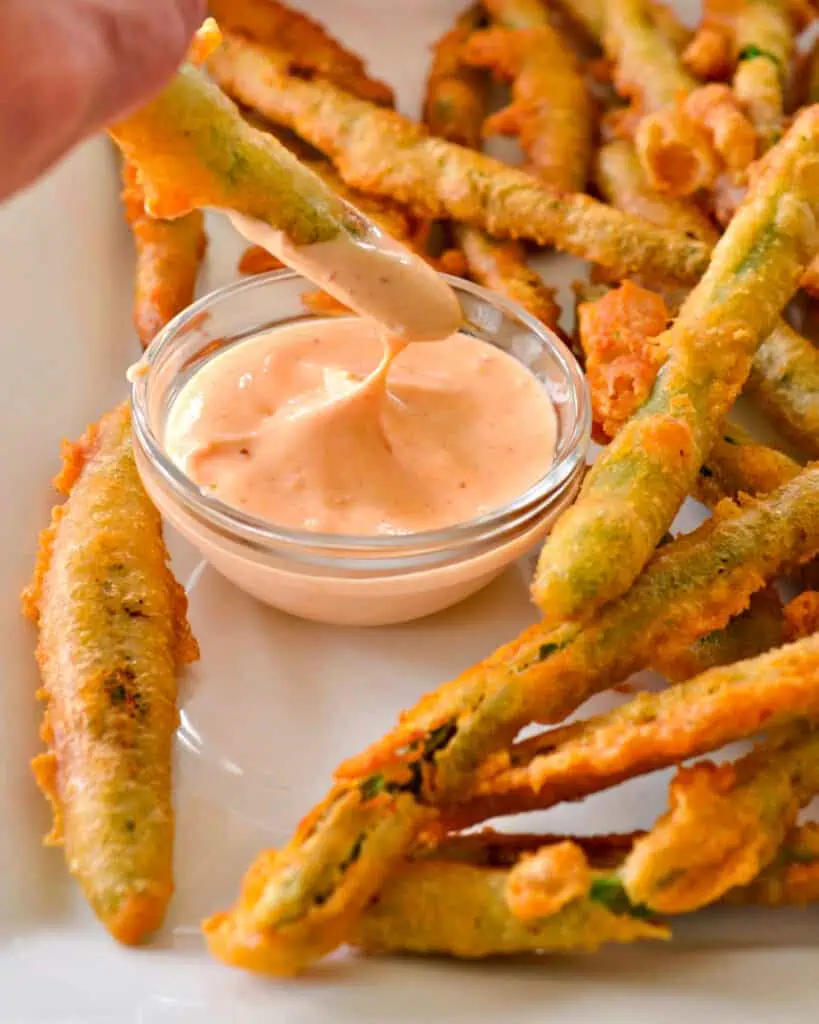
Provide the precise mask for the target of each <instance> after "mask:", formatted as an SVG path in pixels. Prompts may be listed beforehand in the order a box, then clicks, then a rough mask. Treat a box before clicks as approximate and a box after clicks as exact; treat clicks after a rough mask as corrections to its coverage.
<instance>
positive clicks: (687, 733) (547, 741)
mask: <svg viewBox="0 0 819 1024" xmlns="http://www.w3.org/2000/svg"><path fill="white" fill-rule="evenodd" d="M771 600H772V599H771ZM773 607H777V606H776V605H773ZM775 622H776V624H777V625H776V629H775V630H774V631H772V635H770V636H769V640H770V641H771V643H772V644H777V643H781V642H782V619H781V608H779V609H778V614H777V615H776V619H775ZM744 639H745V641H746V642H748V639H749V638H747V637H745V638H744ZM750 641H751V643H755V642H756V639H755V638H750ZM769 646H770V644H769ZM751 649H752V648H751ZM746 653H747V652H746ZM706 660H707V659H706ZM692 662H694V659H692ZM677 664H678V665H679V667H680V668H681V669H682V668H684V667H686V668H694V669H696V664H695V663H690V664H689V665H688V666H683V665H682V663H680V662H678V663H677ZM811 665H812V661H811V660H810V659H809V658H808V657H807V656H802V655H799V656H798V657H797V655H796V654H793V653H791V655H789V656H788V657H783V655H782V651H781V650H767V651H766V652H765V653H762V654H758V655H757V656H755V657H753V658H750V659H748V658H746V659H745V660H744V661H740V662H737V663H734V664H729V665H724V664H718V665H717V667H715V668H710V669H708V670H707V671H706V672H704V673H702V674H700V675H698V676H695V677H694V678H692V679H689V680H688V681H687V682H682V683H679V684H678V685H677V686H673V687H671V688H669V689H668V690H664V691H662V692H660V693H639V694H638V695H637V696H636V697H634V698H632V699H631V700H630V701H628V702H627V703H626V704H623V705H621V706H620V707H618V708H615V709H614V710H613V711H610V712H607V713H606V714H603V715H598V716H596V717H595V718H591V719H587V720H585V721H582V722H578V723H573V724H571V725H568V726H564V727H562V728H558V729H552V730H549V731H547V732H545V733H543V734H542V735H539V736H535V737H533V738H532V739H530V740H524V741H522V742H520V743H518V744H516V745H515V746H513V747H512V748H511V750H510V751H509V752H508V753H503V754H499V755H497V756H496V757H495V758H494V759H492V760H491V761H489V762H487V763H486V765H485V766H484V768H483V770H482V771H481V772H480V773H478V775H477V777H476V781H475V784H474V788H473V791H472V794H471V795H470V796H469V797H465V798H463V799H462V800H461V801H460V803H458V804H457V805H453V806H452V807H451V808H449V809H447V810H444V812H443V814H444V817H445V818H446V819H447V820H448V822H449V823H450V825H452V824H457V825H458V826H460V827H462V826H464V825H466V824H471V823H474V822H476V821H482V820H485V819H486V818H488V817H492V816H495V815H498V814H518V813H520V812H521V811H525V810H533V809H542V808H546V807H551V806H553V805H554V804H556V803H560V802H562V801H565V800H579V799H581V798H582V797H585V796H588V795H589V794H591V793H597V792H599V791H600V790H603V789H608V788H610V787H611V786H615V785H617V784H618V783H620V782H623V781H624V780H626V779H630V778H634V777H635V776H638V775H644V774H646V773H647V772H651V771H655V770H657V769H659V768H666V767H668V766H670V765H674V764H677V763H679V762H680V761H684V760H686V759H687V758H689V757H695V756H697V755H701V754H705V753H708V752H710V751H712V750H717V749H718V748H719V747H721V746H724V745H725V744H726V743H732V742H735V741H736V740H741V739H745V738H747V737H749V736H753V735H755V734H756V733H758V732H760V731H762V730H763V729H766V730H767V729H770V728H773V727H776V726H782V725H786V724H791V723H793V722H798V721H800V720H801V719H802V718H804V717H805V716H806V715H817V714H819V682H817V679H816V677H815V675H812V674H811V673H810V672H809V671H807V669H809V668H810V666H811ZM658 667H660V668H663V667H664V665H663V663H662V660H660V661H659V663H658Z"/></svg>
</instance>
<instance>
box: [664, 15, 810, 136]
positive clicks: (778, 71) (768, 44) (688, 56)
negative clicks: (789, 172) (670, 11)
mask: <svg viewBox="0 0 819 1024" xmlns="http://www.w3.org/2000/svg"><path fill="white" fill-rule="evenodd" d="M812 16H813V14H812V13H811V17H812ZM802 24H803V19H802V18H801V17H800V15H799V13H798V12H797V11H794V10H793V9H792V8H791V5H789V4H788V3H787V2H786V0H706V3H705V9H704V12H703V20H702V24H701V26H700V28H699V29H698V32H697V35H696V36H695V38H694V40H692V42H691V44H690V46H689V47H688V49H687V50H686V53H685V55H684V60H685V62H686V64H687V66H688V67H689V68H691V70H692V71H694V73H695V74H697V73H701V74H702V75H703V77H708V78H712V77H717V76H719V75H726V76H727V74H728V73H730V71H731V70H732V69H733V72H734V76H733V91H734V93H735V95H736V97H737V99H738V100H739V101H740V103H742V105H743V108H744V109H745V110H746V111H747V112H748V114H749V116H750V120H751V122H752V124H753V126H754V128H755V130H756V132H757V135H758V137H759V139H760V142H761V148H762V150H763V151H764V150H766V149H769V148H770V147H771V146H772V145H773V144H774V143H775V142H776V141H777V140H778V139H779V137H780V135H781V134H782V131H783V130H784V127H785V104H784V87H785V84H786V81H787V77H788V74H789V68H790V62H791V59H792V57H793V52H794V37H795V32H796V31H797V30H798V29H799V28H801V27H802Z"/></svg>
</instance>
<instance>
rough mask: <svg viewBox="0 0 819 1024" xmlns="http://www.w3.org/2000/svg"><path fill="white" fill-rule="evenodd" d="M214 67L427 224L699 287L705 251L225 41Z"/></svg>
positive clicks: (231, 85)
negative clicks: (462, 225)
mask: <svg viewBox="0 0 819 1024" xmlns="http://www.w3.org/2000/svg"><path fill="white" fill-rule="evenodd" d="M209 67H210V70H211V72H212V73H213V74H214V76H215V77H216V79H217V80H218V82H219V83H220V85H221V86H222V87H223V88H224V89H225V90H226V91H227V92H228V93H230V94H231V95H232V96H234V97H236V98H237V99H239V100H240V101H241V102H242V103H244V104H245V105H247V106H250V107H253V108H255V109H258V110H259V111H260V112H261V113H262V114H263V115H264V116H265V117H268V118H270V119H271V120H273V121H276V122H280V123H282V124H285V125H286V126H288V127H290V128H293V129H294V130H296V131H297V132H298V133H299V134H300V135H302V136H303V137H304V138H306V139H307V140H308V141H309V142H311V143H312V144H313V145H315V146H316V147H317V148H318V149H320V150H322V151H323V152H324V153H326V154H327V155H328V156H329V157H330V159H331V160H332V161H333V162H334V163H335V164H336V165H337V167H338V170H339V172H340V173H341V176H342V177H343V178H344V179H345V181H347V183H348V184H349V185H351V186H353V187H357V188H361V189H363V190H364V191H368V192H374V193H376V194H378V195H387V196H392V197H393V198H395V199H397V200H399V201H400V202H403V203H406V204H407V205H408V206H409V207H410V208H411V209H412V210H413V212H414V213H416V214H417V215H419V216H422V217H433V218H447V219H452V220H460V221H464V222H466V223H470V224H475V225H477V226H479V227H483V228H485V229H486V230H487V231H489V233H490V234H492V235H494V236H497V237H499V238H528V239H531V240H532V241H535V242H538V243H540V244H542V245H554V246H556V247H557V248H559V249H562V250H564V251H566V252H571V253H573V254H575V255H577V256H581V257H583V258H586V259H589V260H591V261H592V262H595V263H599V264H601V265H602V266H605V267H607V268H608V269H609V270H611V271H612V272H613V273H616V274H621V275H623V276H628V275H630V274H635V273H641V274H643V275H645V276H648V277H649V278H652V279H658V280H666V279H668V280H677V281H682V282H686V281H694V280H696V279H697V278H698V277H699V276H700V275H701V274H702V273H703V271H704V270H705V267H706V265H707V259H708V257H707V251H706V248H707V247H706V246H704V245H703V244H702V243H701V242H699V241H697V240H696V239H688V238H685V237H684V236H682V235H680V234H678V233H676V232H672V231H662V230H659V229H657V228H655V227H653V226H649V225H647V224H646V223H645V221H642V220H640V219H638V218H634V217H628V216H626V215H625V214H621V213H620V212H619V211H615V210H613V209H612V208H611V207H609V206H606V205H605V204H603V203H599V202H597V201H596V200H594V199H592V198H591V197H589V196H586V195H579V194H568V195H560V194H558V193H557V192H556V191H555V190H553V189H551V188H549V187H548V186H546V185H544V184H542V183H540V182H538V181H536V180H535V179H534V178H533V177H532V176H531V175H529V174H526V173H525V172H523V171H519V170H516V169H514V168H510V167H507V166H506V165H504V164H502V163H500V162H499V161H497V160H493V159H492V158H490V157H488V156H485V155H484V154H482V153H475V152H472V151H470V150H466V149H464V148H462V147H460V146H457V145H454V144H453V143H449V142H445V141H443V140H441V139H436V138H433V137H431V136H429V135H427V134H426V132H425V130H424V129H423V128H422V127H421V126H419V125H417V124H415V123H414V122H412V121H409V120H408V119H406V118H403V117H400V116H399V115H398V114H394V113H392V112H390V111H385V110H382V109H380V108H378V107H375V106H373V105H372V104H369V103H365V102H363V101H361V100H357V99H355V98H354V97H352V96H349V95H347V94H345V93H344V92H342V91H341V90H339V89H337V88H335V87H334V86H333V85H332V84H330V83H328V82H320V81H312V82H311V81H305V80H303V79H299V78H297V77H295V76H293V75H288V74H286V73H285V72H283V71H282V70H281V68H280V66H279V64H278V63H277V59H276V56H275V54H274V53H273V52H271V51H270V50H267V49H265V48H263V47H259V46H255V45H253V44H251V43H248V42H247V41H245V40H242V39H239V38H234V37H230V36H229V37H227V39H226V41H225V45H223V46H222V47H221V48H220V49H219V50H218V51H217V52H216V53H215V54H214V55H213V57H212V58H211V60H210V63H209Z"/></svg>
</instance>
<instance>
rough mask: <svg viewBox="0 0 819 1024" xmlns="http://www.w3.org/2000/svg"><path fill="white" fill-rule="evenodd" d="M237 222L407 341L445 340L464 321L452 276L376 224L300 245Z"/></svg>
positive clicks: (259, 225)
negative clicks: (448, 278)
mask: <svg viewBox="0 0 819 1024" xmlns="http://www.w3.org/2000/svg"><path fill="white" fill-rule="evenodd" d="M228 216H229V217H230V220H231V221H232V223H233V226H234V227H235V228H236V229H237V231H239V232H240V233H241V234H242V235H244V237H245V238H247V239H248V241H250V242H253V243H254V244H256V245H261V246H262V247H263V248H265V249H267V250H268V252H271V253H272V254H273V255H274V256H277V257H278V258H279V259H280V260H281V261H282V262H283V263H286V264H287V265H288V266H289V267H293V269H294V270H298V271H299V273H301V274H303V275H304V276H305V277H306V278H308V279H309V280H311V281H313V282H314V283H315V284H317V285H319V286H320V287H321V288H323V289H324V290H325V291H327V292H329V293H330V294H331V295H332V296H334V297H335V298H337V299H338V300H339V301H340V302H343V303H344V305H345V306H348V307H349V308H350V309H352V310H354V311H355V312H356V313H359V314H361V315H362V316H367V317H370V318H372V319H373V320H376V321H377V322H378V323H380V324H381V326H382V327H384V328H385V330H387V331H388V332H389V333H390V334H391V335H392V336H394V337H397V338H401V339H402V340H403V341H405V342H411V341H439V340H440V339H441V338H448V337H449V336H450V335H451V334H454V333H455V331H457V330H458V328H459V327H460V325H461V307H460V304H459V303H458V299H457V297H456V295H455V293H454V292H453V291H452V289H451V288H450V287H449V285H448V284H447V283H446V281H445V280H444V279H443V277H441V275H440V274H438V273H436V271H434V270H433V269H432V267H430V266H429V264H427V263H425V262H424V261H423V260H422V259H420V257H419V256H417V255H416V254H415V253H414V252H411V251H410V250H409V249H407V248H405V247H404V246H403V245H400V244H399V243H398V242H396V241H395V239H393V238H391V237H390V236H389V235H387V234H385V233H384V232H383V231H381V229H380V228H378V227H377V226H376V225H374V224H368V226H367V229H366V230H365V231H363V233H362V234H361V235H360V236H357V237H353V236H352V235H351V234H348V233H347V232H345V231H342V232H340V233H339V235H338V236H337V237H336V238H333V239H332V240H330V241H327V242H317V243H316V244H315V245H303V246H295V245H293V243H292V242H291V241H290V239H289V238H288V237H287V236H286V235H285V234H284V233H283V232H281V231H276V230H274V229H273V228H271V227H270V225H269V224H264V223H263V222H262V221H259V220H253V219H252V218H250V217H245V216H244V215H243V214H240V213H234V212H229V213H228Z"/></svg>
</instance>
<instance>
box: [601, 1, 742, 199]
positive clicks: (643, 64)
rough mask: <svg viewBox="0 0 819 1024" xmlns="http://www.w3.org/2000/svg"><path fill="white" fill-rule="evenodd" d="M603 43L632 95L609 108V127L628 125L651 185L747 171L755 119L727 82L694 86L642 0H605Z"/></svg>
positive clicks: (709, 180) (684, 185) (665, 186)
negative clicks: (622, 105)
mask: <svg viewBox="0 0 819 1024" xmlns="http://www.w3.org/2000/svg"><path fill="white" fill-rule="evenodd" d="M605 44H606V52H607V53H608V55H609V57H610V58H611V60H612V61H613V63H614V84H615V86H616V88H617V91H618V92H619V93H621V95H623V96H626V97H627V98H629V99H630V100H631V102H632V107H631V109H630V110H627V111H626V112H625V113H623V112H618V113H616V114H615V115H614V123H615V127H616V128H617V129H618V131H619V132H620V133H624V132H625V133H629V134H632V133H633V135H634V140H635V144H636V147H637V153H638V155H639V158H640V162H641V163H642V165H643V167H644V168H645V171H646V175H647V177H648V180H649V182H650V184H651V185H652V186H653V187H654V188H656V189H658V190H660V191H663V192H668V193H670V194H672V195H677V196H687V195H692V194H693V193H694V192H696V191H697V190H698V189H702V188H707V187H709V186H711V185H712V184H713V183H714V181H715V180H716V178H717V176H718V174H719V173H720V170H721V169H723V168H727V170H728V171H730V172H732V173H737V172H744V171H745V169H746V168H747V166H748V164H750V163H751V161H752V160H753V159H754V156H755V152H756V141H757V140H756V133H755V131H754V128H753V125H752V124H751V123H750V121H749V120H748V119H747V117H746V116H745V113H744V112H743V110H742V108H741V106H740V104H739V102H738V101H737V99H736V97H735V96H734V94H733V92H732V91H731V90H730V89H729V88H727V87H726V86H724V85H717V84H709V85H705V86H701V87H698V83H697V81H696V80H695V79H694V78H692V77H691V76H690V75H689V74H688V72H687V71H686V69H685V67H684V66H683V64H682V61H681V60H680V58H679V56H678V55H677V52H676V49H675V48H674V46H673V45H672V44H671V43H670V42H669V40H668V39H667V38H666V37H665V36H664V35H663V33H662V32H661V31H660V30H659V28H658V27H657V25H656V24H655V23H654V22H653V21H652V18H651V14H650V11H649V8H648V5H647V3H646V0H610V2H609V3H608V4H607V5H606V30H605Z"/></svg>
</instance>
